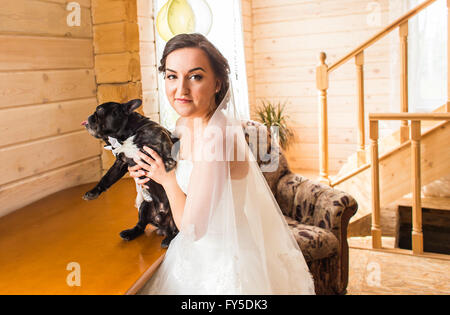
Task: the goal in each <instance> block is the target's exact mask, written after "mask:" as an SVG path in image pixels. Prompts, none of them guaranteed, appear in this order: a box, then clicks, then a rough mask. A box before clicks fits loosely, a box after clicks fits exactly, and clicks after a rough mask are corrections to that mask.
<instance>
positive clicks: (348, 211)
mask: <svg viewBox="0 0 450 315" xmlns="http://www.w3.org/2000/svg"><path fill="white" fill-rule="evenodd" d="M275 198H276V199H277V201H278V204H279V205H280V208H281V209H282V211H283V213H284V214H285V215H287V216H289V217H291V218H292V219H294V220H296V221H298V222H300V223H302V224H308V225H314V226H318V227H320V228H323V229H327V230H330V231H331V232H332V233H333V234H334V235H335V236H336V238H337V239H338V240H341V239H346V238H347V226H348V221H349V220H350V218H351V217H352V216H353V215H354V214H355V213H356V210H357V209H358V204H357V202H356V200H355V199H354V198H353V197H352V196H351V195H349V194H348V193H346V192H343V191H340V190H338V189H334V188H331V187H329V186H326V185H324V184H321V183H319V182H316V181H313V180H310V179H307V178H305V177H302V176H300V175H298V174H287V175H286V176H283V177H282V178H281V179H280V181H279V182H278V185H277V189H276V196H275Z"/></svg>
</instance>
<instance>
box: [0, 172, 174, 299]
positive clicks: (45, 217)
mask: <svg viewBox="0 0 450 315" xmlns="http://www.w3.org/2000/svg"><path fill="white" fill-rule="evenodd" d="M93 187H94V183H93V184H86V185H81V186H77V187H73V188H70V189H66V190H63V191H60V192H58V193H56V194H53V195H50V196H48V197H46V198H44V199H42V200H40V201H38V202H35V203H33V204H31V205H29V206H27V207H25V208H22V209H20V210H17V211H15V212H13V213H11V214H9V215H7V216H4V217H1V218H0V253H1V255H0V294H132V293H134V292H136V291H137V290H138V289H139V288H140V287H141V285H142V284H143V282H145V281H146V279H149V278H150V277H151V275H152V274H153V272H154V271H155V269H156V268H157V266H159V263H160V262H161V261H162V259H163V258H164V254H165V252H166V249H162V248H161V247H160V243H161V240H162V239H163V237H162V236H158V235H156V233H155V232H154V228H152V229H150V226H149V227H147V230H146V233H145V234H144V235H141V236H140V237H138V238H137V239H135V240H133V241H130V242H127V241H123V240H122V239H121V238H120V236H119V232H120V231H122V230H124V229H127V228H132V227H134V226H135V224H136V223H137V217H138V214H137V209H136V208H135V207H134V199H135V197H136V188H135V184H134V181H133V180H132V179H122V180H120V181H119V182H118V183H116V184H115V185H114V186H113V187H111V189H110V190H108V191H107V192H105V193H104V194H102V195H101V196H100V197H99V198H98V199H97V200H93V201H85V200H83V199H82V198H81V197H82V196H83V194H84V193H85V192H86V191H88V190H89V189H91V188H93ZM71 263H75V264H71ZM77 264H78V265H77ZM78 267H79V269H78ZM76 273H78V274H76ZM77 275H78V276H79V278H76V277H77ZM67 279H69V282H68V281H67ZM77 279H80V280H81V281H80V283H79V284H80V286H78V285H74V286H70V285H72V284H74V283H75V284H76V282H75V281H76V280H77ZM69 284H70V285H69Z"/></svg>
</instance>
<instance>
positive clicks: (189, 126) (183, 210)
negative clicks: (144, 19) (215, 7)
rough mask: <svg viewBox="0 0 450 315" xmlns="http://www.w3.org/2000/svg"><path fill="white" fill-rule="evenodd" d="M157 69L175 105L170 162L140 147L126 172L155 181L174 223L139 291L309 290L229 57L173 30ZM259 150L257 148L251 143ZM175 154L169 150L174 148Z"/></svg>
mask: <svg viewBox="0 0 450 315" xmlns="http://www.w3.org/2000/svg"><path fill="white" fill-rule="evenodd" d="M159 71H160V72H163V73H164V79H165V89H166V95H167V97H168V99H169V101H170V104H171V106H172V107H173V108H174V109H175V111H176V112H177V113H178V114H179V115H180V118H179V119H178V120H177V124H176V128H175V131H174V133H175V134H176V135H177V136H178V137H179V138H180V141H179V142H177V143H176V145H175V146H174V147H176V146H177V145H179V147H178V148H179V150H178V155H176V156H174V158H175V159H176V160H177V161H178V163H177V167H176V169H175V170H172V171H170V172H166V170H165V168H164V164H163V162H162V160H161V158H160V157H159V155H158V154H157V153H156V152H154V151H153V150H151V149H150V148H147V147H145V150H146V151H147V152H148V153H149V154H150V155H151V156H152V158H150V157H148V156H147V155H145V154H143V153H140V155H139V156H140V159H136V160H135V161H136V163H137V165H136V166H134V167H130V168H129V171H130V175H131V176H132V177H139V176H142V175H144V176H145V177H146V178H145V179H142V180H140V179H138V181H137V183H138V184H140V185H143V186H145V183H146V182H147V181H149V180H150V179H152V180H154V181H156V182H158V183H160V184H161V185H162V186H163V187H164V189H165V191H166V193H167V196H168V199H169V202H170V207H171V210H172V214H173V218H174V221H175V224H176V225H177V227H178V229H179V231H180V232H179V233H178V234H177V236H176V237H175V238H174V239H173V240H172V242H171V243H170V246H169V248H168V249H167V251H166V255H165V257H164V260H163V262H162V263H161V265H160V266H159V267H158V269H157V270H156V272H155V273H154V274H153V276H152V278H151V279H150V280H149V281H148V282H147V283H146V284H145V285H144V286H143V288H142V289H141V290H140V291H139V292H138V294H188V295H193V294H227V295H233V294H255V295H257V294H314V282H313V279H312V276H311V274H310V272H309V269H308V266H307V265H306V262H305V259H304V257H303V255H302V252H301V250H300V248H299V246H298V244H297V243H296V241H295V239H294V236H293V235H292V234H291V232H290V230H289V228H288V225H287V223H286V221H285V220H284V217H283V214H282V212H281V210H280V208H279V206H278V204H277V202H276V200H275V198H274V196H273V194H272V192H271V190H270V188H269V186H268V185H267V183H266V181H265V179H264V176H263V175H262V171H261V169H260V168H259V166H258V163H257V161H256V158H255V156H254V154H253V151H252V150H250V147H249V146H248V145H247V143H246V141H245V137H244V133H243V129H242V127H241V122H240V120H239V114H238V111H237V109H236V108H235V104H234V98H233V94H232V88H231V80H230V78H229V65H228V61H227V60H226V59H225V58H224V57H223V56H222V54H221V53H220V52H219V51H218V50H217V48H216V47H215V46H214V45H213V44H212V43H211V42H209V41H208V40H207V39H206V37H204V36H203V35H201V34H198V33H192V34H180V35H177V36H175V37H173V38H172V39H171V40H169V41H168V42H167V44H166V46H165V49H164V52H163V56H162V59H161V65H160V67H159ZM256 153H257V152H256ZM174 155H175V154H174Z"/></svg>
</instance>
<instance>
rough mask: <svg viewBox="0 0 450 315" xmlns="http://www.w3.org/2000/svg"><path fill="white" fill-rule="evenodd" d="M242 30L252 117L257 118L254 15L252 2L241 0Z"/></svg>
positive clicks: (250, 0)
mask: <svg viewBox="0 0 450 315" xmlns="http://www.w3.org/2000/svg"><path fill="white" fill-rule="evenodd" d="M241 8H242V24H243V25H242V30H243V33H244V34H243V36H244V54H245V66H246V70H247V85H248V99H249V105H250V117H253V118H254V117H256V116H255V114H254V112H255V71H254V62H253V60H254V59H253V53H254V52H253V14H252V0H241Z"/></svg>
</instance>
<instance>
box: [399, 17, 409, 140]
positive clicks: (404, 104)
mask: <svg viewBox="0 0 450 315" xmlns="http://www.w3.org/2000/svg"><path fill="white" fill-rule="evenodd" d="M399 33H400V59H401V69H400V101H401V108H400V112H401V113H407V112H408V21H406V22H404V23H403V24H400V27H399ZM408 139H409V127H408V121H407V120H402V121H401V126H400V143H403V142H405V141H408Z"/></svg>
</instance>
